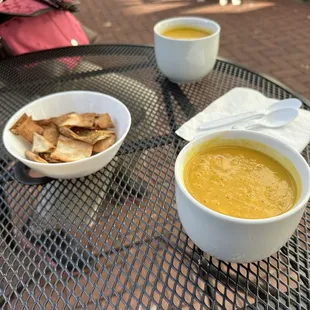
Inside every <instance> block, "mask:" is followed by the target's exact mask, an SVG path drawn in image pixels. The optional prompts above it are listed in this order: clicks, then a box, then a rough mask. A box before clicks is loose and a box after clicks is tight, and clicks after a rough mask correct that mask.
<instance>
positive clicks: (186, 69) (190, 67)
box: [154, 17, 221, 83]
mask: <svg viewBox="0 0 310 310" xmlns="http://www.w3.org/2000/svg"><path fill="white" fill-rule="evenodd" d="M178 26H192V27H197V28H200V29H208V30H210V31H211V32H212V34H211V35H210V36H207V37H204V38H200V39H187V40H186V39H184V40H179V39H172V38H168V37H165V36H163V35H162V33H163V32H164V31H165V30H166V29H169V28H175V27H178ZM220 31H221V28H220V26H219V24H217V23H216V22H214V21H212V20H210V19H206V18H200V17H176V18H170V19H165V20H162V21H160V22H159V23H157V24H156V25H155V26H154V41H155V55H156V61H157V65H158V67H159V69H160V71H161V72H162V73H163V74H164V75H165V76H166V77H167V78H168V79H169V80H171V81H172V82H175V83H191V82H195V81H199V80H201V79H202V78H204V77H205V76H206V75H207V74H208V73H209V72H210V71H211V70H212V69H213V67H214V64H215V62H216V57H217V54H218V49H219V42H220Z"/></svg>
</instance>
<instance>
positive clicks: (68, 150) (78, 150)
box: [50, 135, 93, 162]
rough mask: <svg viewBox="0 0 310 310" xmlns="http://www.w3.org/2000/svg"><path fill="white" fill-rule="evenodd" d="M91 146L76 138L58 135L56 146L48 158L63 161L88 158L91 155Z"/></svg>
mask: <svg viewBox="0 0 310 310" xmlns="http://www.w3.org/2000/svg"><path fill="white" fill-rule="evenodd" d="M92 150H93V146H92V145H91V144H89V143H85V142H82V141H78V140H73V139H70V138H67V137H65V136H63V135H60V136H59V138H58V142H57V147H56V149H55V151H54V152H53V153H51V156H50V158H51V159H55V160H59V161H63V162H72V161H77V160H81V159H84V158H88V157H90V156H91V154H92Z"/></svg>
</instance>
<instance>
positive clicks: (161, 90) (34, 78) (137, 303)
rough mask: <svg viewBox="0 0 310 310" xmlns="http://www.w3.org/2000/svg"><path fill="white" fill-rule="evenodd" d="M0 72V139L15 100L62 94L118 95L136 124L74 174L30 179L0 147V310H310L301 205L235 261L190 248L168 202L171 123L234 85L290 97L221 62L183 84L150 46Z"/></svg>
mask: <svg viewBox="0 0 310 310" xmlns="http://www.w3.org/2000/svg"><path fill="white" fill-rule="evenodd" d="M0 67H1V76H0V107H1V110H0V111H1V113H0V124H1V130H3V127H4V125H5V123H6V121H7V120H8V118H9V117H10V116H11V115H12V114H13V113H14V112H15V111H17V110H18V109H20V108H21V107H22V106H23V105H25V104H27V103H29V102H31V101H32V100H34V99H37V98H39V97H41V96H44V95H48V94H51V93H55V92H60V91H67V90H93V91H98V92H103V93H106V94H109V95H112V96H114V97H116V98H118V99H120V100H121V101H122V102H123V103H124V104H125V105H126V106H127V107H128V108H129V110H130V112H131V114H132V119H133V123H132V127H131V130H130V132H129V135H128V137H127V138H126V140H125V142H124V144H123V145H122V147H121V149H120V151H119V152H118V154H117V156H116V157H115V158H114V159H113V161H112V162H111V163H110V164H109V165H108V166H107V167H105V168H104V169H102V170H101V171H99V172H97V173H95V174H93V175H91V176H89V177H85V178H81V179H73V180H53V179H49V178H39V179H35V178H32V177H30V176H29V175H27V169H26V168H25V167H24V166H23V165H21V164H20V163H18V162H16V160H15V159H14V158H13V157H11V156H10V155H9V154H8V153H7V152H6V150H5V148H4V146H3V143H2V141H1V147H0V234H1V238H0V308H1V307H3V308H4V309H100V308H103V309H310V289H309V287H310V275H309V270H310V268H309V264H310V207H309V205H308V207H307V209H306V211H305V213H304V216H303V218H302V220H301V222H300V224H299V227H298V229H297V230H296V231H295V233H294V235H293V236H292V237H291V239H290V240H289V242H287V244H286V245H285V246H284V247H283V248H281V250H280V251H279V252H278V253H276V254H274V255H273V256H272V257H270V258H267V259H265V260H263V261H260V262H256V263H252V264H229V263H226V262H223V261H218V260H217V259H215V258H213V257H210V256H209V255H208V254H207V253H203V252H202V251H201V250H200V249H199V248H198V247H196V246H195V245H194V244H193V242H192V241H191V240H190V239H189V238H188V236H187V235H186V233H185V232H184V230H183V229H182V226H181V223H180V220H179V217H178V215H177V211H176V206H175V199H174V174H173V169H174V162H175V160H176V156H177V155H178V153H179V151H180V150H181V149H182V147H183V146H184V145H185V141H184V140H182V139H181V138H179V137H178V136H176V135H175V130H176V129H177V128H178V127H180V126H181V125H182V124H183V123H184V122H186V121H187V120H188V119H189V118H191V117H192V116H193V115H195V114H196V113H198V112H199V111H201V110H202V109H204V108H205V107H206V106H207V105H208V104H210V103H211V102H213V101H214V100H215V99H217V98H219V97H220V96H222V95H223V94H225V93H226V92H227V91H229V90H230V89H232V88H234V87H249V88H252V89H256V90H258V91H260V92H262V93H263V94H264V95H266V96H268V97H272V98H278V99H284V98H290V97H293V96H296V95H295V94H293V93H292V92H291V91H289V90H288V89H286V88H285V87H283V86H280V85H278V84H276V83H275V82H273V81H271V80H269V79H267V78H265V77H263V76H262V75H259V74H256V73H253V72H251V71H249V70H247V69H245V68H242V67H240V66H238V65H235V64H232V63H230V62H227V61H224V60H221V59H219V60H218V61H217V63H216V66H215V68H214V69H213V71H212V72H211V73H210V74H209V75H208V76H207V77H206V78H205V79H204V80H203V81H201V82H199V83H194V84H190V85H177V84H174V83H171V82H169V81H168V80H167V79H165V77H164V76H163V75H162V74H161V73H160V72H159V70H158V69H157V66H156V62H155V56H154V50H153V48H152V47H146V46H130V45H98V46H81V47H75V48H64V49H58V50H52V51H45V52H40V53H34V54H28V55H24V56H20V57H16V58H12V59H9V60H6V61H2V62H1V63H0ZM303 102H304V105H303V108H304V109H309V107H308V106H307V105H308V103H307V102H306V100H303ZM309 150H310V149H309V147H308V148H306V149H305V150H304V152H303V154H302V155H303V156H304V157H305V159H306V160H307V161H308V162H309V160H310V157H309ZM266 242H268V241H267V240H266Z"/></svg>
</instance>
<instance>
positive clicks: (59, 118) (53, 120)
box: [34, 112, 74, 126]
mask: <svg viewBox="0 0 310 310" xmlns="http://www.w3.org/2000/svg"><path fill="white" fill-rule="evenodd" d="M70 114H74V112H69V113H66V114H63V115H60V116H57V117H50V118H46V119H38V120H36V121H34V122H35V123H36V124H38V125H40V126H47V125H49V124H51V123H52V124H55V125H56V126H58V124H59V123H61V122H63V121H64V120H65V119H66V118H67V117H68V115H70Z"/></svg>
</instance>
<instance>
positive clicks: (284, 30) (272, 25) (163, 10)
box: [77, 0, 310, 99]
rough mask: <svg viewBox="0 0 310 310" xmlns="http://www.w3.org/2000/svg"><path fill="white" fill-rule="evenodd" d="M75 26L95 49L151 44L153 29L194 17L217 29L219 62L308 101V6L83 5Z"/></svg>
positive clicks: (95, 0) (149, 1) (275, 1)
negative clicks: (87, 31)
mask: <svg viewBox="0 0 310 310" xmlns="http://www.w3.org/2000/svg"><path fill="white" fill-rule="evenodd" d="M81 2H82V3H81V11H80V12H79V13H78V14H77V17H78V18H79V20H81V21H82V22H83V23H85V24H86V25H87V26H89V27H90V28H92V29H94V30H96V31H97V32H98V33H100V35H101V36H100V38H99V39H98V40H97V42H98V43H136V44H152V43H153V30H152V29H153V26H154V24H155V23H156V22H157V21H159V20H161V19H163V18H167V17H171V16H179V15H197V16H204V17H209V18H211V19H214V20H216V21H218V22H219V23H220V25H221V27H222V35H221V46H220V56H222V57H224V58H228V59H230V60H233V61H237V62H239V63H241V64H243V65H245V66H246V67H248V68H250V69H252V70H255V71H258V72H263V73H266V74H269V75H271V76H272V77H274V78H275V79H278V80H280V81H281V82H282V83H284V84H285V85H287V86H288V87H290V88H292V89H293V90H294V91H296V92H297V93H299V94H302V95H303V96H305V97H306V98H308V99H310V32H309V27H310V3H309V2H308V3H298V2H295V1H294V0H252V1H250V0H244V1H243V2H244V3H243V5H241V6H237V7H236V6H232V5H228V6H225V7H221V6H220V5H218V1H216V0H182V1H178V0H112V1H111V0H104V1H102V0H87V1H86V0H84V1H81Z"/></svg>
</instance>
